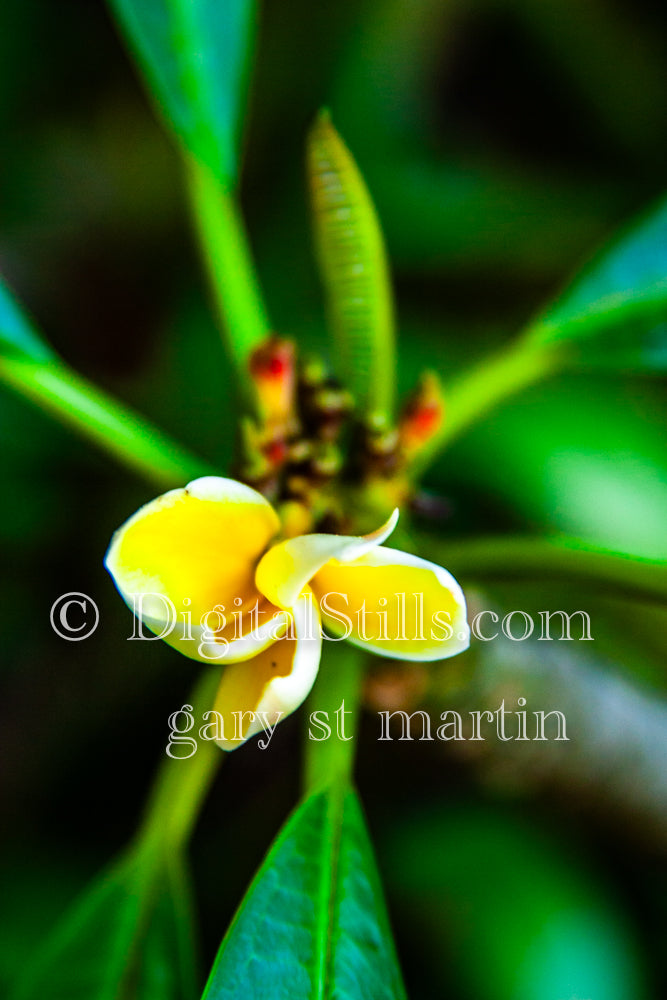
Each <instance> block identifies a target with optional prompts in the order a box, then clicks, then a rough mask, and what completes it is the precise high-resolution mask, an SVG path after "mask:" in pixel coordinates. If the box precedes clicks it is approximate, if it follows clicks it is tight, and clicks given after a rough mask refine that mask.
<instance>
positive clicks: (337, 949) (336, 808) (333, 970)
mask: <svg viewBox="0 0 667 1000" xmlns="http://www.w3.org/2000/svg"><path fill="white" fill-rule="evenodd" d="M248 997H262V1000H287V998H289V1000H306V998H307V1000H311V998H313V1000H315V998H317V1000H327V998H333V997H335V998H336V1000H368V998H370V997H372V998H373V1000H398V998H404V997H405V992H404V989H403V985H402V981H401V975H400V972H399V969H398V965H397V961H396V956H395V953H394V947H393V944H392V939H391V936H390V932H389V929H388V924H387V919H386V914H385V908H384V902H383V899H382V893H381V889H380V887H379V882H378V878H377V872H376V868H375V861H374V858H373V851H372V848H371V845H370V841H369V839H368V833H367V831H366V826H365V822H364V818H363V815H362V812H361V806H360V804H359V801H358V799H357V796H356V794H355V793H354V792H353V791H352V790H351V789H345V788H343V787H341V786H340V785H337V786H335V787H334V788H330V789H329V790H327V791H323V792H319V793H317V794H315V795H313V796H311V797H310V798H309V799H307V800H306V801H305V802H304V803H303V804H302V805H301V806H300V807H299V808H298V809H297V810H296V812H295V813H294V814H293V816H292V817H291V819H290V820H289V821H288V822H287V824H286V825H285V827H284V828H283V830H282V831H281V833H280V834H279V835H278V838H277V840H276V841H275V843H274V845H273V847H272V848H271V851H270V852H269V854H268V856H267V858H266V860H265V862H264V864H263V865H262V867H261V868H260V870H259V872H258V874H257V876H256V877H255V880H254V882H253V883H252V885H251V887H250V889H249V891H248V893H247V895H246V897H245V899H244V901H243V903H242V904H241V908H240V910H239V911H238V913H237V915H236V918H235V920H234V922H233V924H232V926H231V928H230V930H229V932H228V934H227V936H226V937H225V939H224V941H223V943H222V946H221V948H220V951H219V953H218V957H217V959H216V961H215V965H214V966H213V970H212V972H211V976H210V978H209V981H208V984H207V986H206V989H205V990H204V994H203V998H202V1000H242V998H243V1000H247V998H248Z"/></svg>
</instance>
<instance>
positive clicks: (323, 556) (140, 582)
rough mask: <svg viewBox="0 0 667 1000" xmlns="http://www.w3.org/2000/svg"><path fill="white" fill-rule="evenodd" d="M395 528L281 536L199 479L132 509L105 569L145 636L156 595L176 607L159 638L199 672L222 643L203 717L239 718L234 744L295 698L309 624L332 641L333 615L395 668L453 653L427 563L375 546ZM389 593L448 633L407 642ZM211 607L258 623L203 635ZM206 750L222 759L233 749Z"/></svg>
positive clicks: (450, 611)
mask: <svg viewBox="0 0 667 1000" xmlns="http://www.w3.org/2000/svg"><path fill="white" fill-rule="evenodd" d="M397 520H398V512H397V511H395V512H394V514H393V515H392V517H391V518H390V519H389V521H388V522H387V523H386V524H385V525H383V526H382V527H381V528H380V529H378V530H377V531H375V532H372V533H371V534H368V535H365V536H358V537H351V536H346V535H335V534H302V535H298V536H296V537H291V538H284V537H282V538H281V522H280V519H279V517H278V514H277V513H276V511H275V510H274V509H273V507H272V506H271V504H270V503H269V502H268V500H266V498H265V497H263V496H262V495H261V494H260V493H258V492H256V491H255V490H254V489H252V488H251V487H249V486H246V485H244V484H243V483H239V482H236V481H235V480H233V479H223V478H220V477H216V476H207V477H204V478H202V479H197V480H195V481H194V482H192V483H190V484H189V485H188V486H186V487H185V488H184V489H175V490H171V491H170V492H168V493H165V494H164V495H163V496H160V497H158V498H157V499H155V500H153V501H151V502H150V503H148V504H146V505H145V506H144V507H142V508H141V509H140V510H139V511H137V513H136V514H134V515H133V516H132V517H131V518H130V519H129V520H128V521H127V522H126V523H125V524H124V525H123V526H122V527H121V528H120V529H119V530H118V531H117V532H116V534H115V535H114V537H113V540H112V542H111V545H110V547H109V550H108V552H107V556H106V566H107V569H108V570H109V572H110V573H111V575H112V577H113V579H114V581H115V583H116V586H117V587H118V590H119V591H120V593H121V595H122V597H123V598H124V600H125V601H126V602H127V604H128V605H129V606H130V607H133V606H135V605H136V598H137V596H142V595H143V596H144V600H142V601H141V607H142V612H141V613H142V620H143V622H144V624H145V625H146V626H147V627H148V628H149V629H151V630H152V631H153V632H155V633H156V634H158V635H159V634H160V633H162V632H163V631H165V614H166V611H165V601H164V600H162V599H161V598H163V597H164V598H168V600H169V601H171V602H172V603H173V605H174V606H176V607H183V606H187V608H188V609H189V611H190V615H189V616H188V621H189V622H192V625H190V624H188V627H187V628H186V626H185V624H183V625H181V626H180V627H178V628H175V629H172V630H171V631H170V632H169V635H168V636H165V638H166V641H167V642H169V643H170V644H171V645H173V646H175V648H177V649H179V650H180V651H181V652H183V653H185V654H186V655H187V656H190V657H192V658H194V659H199V660H203V661H204V662H208V663H210V662H211V660H213V659H216V646H217V647H218V649H217V655H219V652H220V649H219V647H220V646H223V647H224V661H223V662H224V666H223V672H222V678H221V681H220V686H219V689H218V694H217V698H216V703H215V706H214V709H215V711H217V712H219V713H220V714H221V715H222V717H223V720H225V719H227V720H229V721H230V723H231V714H232V713H238V712H242V713H247V714H246V715H244V716H243V720H244V722H243V730H242V741H244V740H246V739H248V738H249V737H250V736H253V735H254V734H255V733H257V732H259V731H260V730H261V728H262V723H261V721H260V720H259V716H260V715H261V716H262V717H263V718H264V719H268V720H269V721H277V720H278V719H282V718H284V717H285V716H286V715H288V714H289V713H291V712H293V711H294V710H295V709H296V708H298V706H299V705H300V704H301V703H302V702H303V700H304V699H305V698H306V696H307V694H308V693H309V691H310V689H311V687H312V685H313V683H314V681H315V677H316V676H317V671H318V668H319V663H320V655H321V645H322V637H321V627H320V624H321V623H320V615H321V617H322V622H323V624H324V625H325V627H327V628H328V629H330V630H332V631H333V632H334V633H335V632H336V630H337V629H338V630H340V622H341V618H342V616H343V615H345V616H346V617H347V619H349V621H350V622H351V623H353V627H352V628H351V630H350V633H349V635H348V636H347V638H349V641H350V642H353V643H356V644H358V645H362V646H365V647H366V648H367V649H369V650H370V651H372V652H374V653H379V654H381V655H383V656H389V657H393V658H396V659H406V660H436V659H443V658H445V657H448V656H453V655H455V654H456V653H459V652H461V651H462V650H463V649H465V648H466V647H467V645H468V642H469V629H468V625H467V623H466V606H465V600H464V597H463V594H462V592H461V588H460V587H459V585H458V583H457V582H456V580H455V579H454V578H453V577H452V576H451V574H450V573H448V572H447V571H446V570H444V569H442V568H441V567H440V566H437V565H435V564H434V563H431V562H427V561H426V560H424V559H420V558H418V557H416V556H413V555H410V554H409V553H406V552H401V551H398V550H395V549H390V548H386V547H385V546H384V545H383V544H382V543H383V542H384V541H386V539H387V538H388V537H389V535H390V534H391V532H392V531H393V529H394V527H395V525H396V522H397ZM397 593H401V594H406V593H407V594H410V595H417V596H418V597H419V605H418V606H419V609H420V614H421V615H422V616H424V617H426V618H427V619H428V620H431V619H433V618H437V619H438V620H439V621H443V622H446V623H447V624H448V627H447V628H442V629H440V630H438V631H437V632H436V634H435V637H434V633H433V632H432V631H429V632H428V634H421V631H420V629H419V625H418V623H417V622H416V621H415V620H414V618H415V615H416V611H415V608H414V607H413V603H412V602H407V603H405V602H403V603H402V604H401V605H400V610H397V605H396V602H395V601H392V598H393V596H394V595H395V594H397ZM336 602H338V603H336ZM220 606H226V607H234V608H235V609H238V610H239V611H240V612H242V611H243V609H247V610H249V609H251V608H253V607H256V608H260V609H261V612H262V619H263V621H262V624H261V625H259V624H258V625H257V626H256V627H250V628H249V629H248V630H247V631H245V632H242V633H241V634H240V635H239V634H238V620H243V619H242V618H241V616H240V615H239V616H237V618H236V620H235V621H234V622H233V623H232V622H226V623H225V624H224V625H222V627H220V628H219V629H218V630H217V631H214V632H210V631H209V630H207V629H206V626H205V622H206V621H207V618H208V616H209V614H210V612H211V611H213V610H214V609H215V608H216V607H220ZM321 609H325V610H324V611H322V610H321ZM362 610H363V612H364V616H366V615H368V614H369V613H375V612H377V614H378V615H380V614H381V615H383V616H384V617H383V618H382V619H381V620H382V621H383V624H384V627H383V628H382V629H379V630H377V631H378V633H379V634H377V635H373V636H372V637H370V638H369V637H368V636H367V634H366V633H365V632H364V629H363V628H361V627H360V626H359V622H360V620H361V616H360V614H359V613H360V612H361V611H362ZM397 615H400V617H401V620H400V621H398V620H395V619H396V616H397ZM392 619H394V620H392ZM197 623H199V624H197ZM225 728H226V729H227V730H231V728H232V727H231V725H229V726H227V727H225ZM220 742H221V746H223V748H224V749H228V750H230V749H234V747H236V746H238V745H239V742H238V741H235V742H232V741H228V740H221V741H220Z"/></svg>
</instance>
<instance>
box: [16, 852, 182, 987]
mask: <svg viewBox="0 0 667 1000" xmlns="http://www.w3.org/2000/svg"><path fill="white" fill-rule="evenodd" d="M194 996H196V962H195V955H194V935H193V925H192V912H191V900H190V888H189V884H188V880H187V877H186V875H185V872H184V869H183V863H182V860H181V858H180V856H179V855H178V854H177V855H172V857H171V858H170V859H169V861H167V860H165V861H164V862H163V863H162V864H159V865H157V866H155V867H153V866H151V865H150V864H146V862H142V860H141V858H140V856H138V855H137V854H135V853H131V854H128V855H126V856H125V857H124V858H122V859H121V860H120V861H119V862H118V863H117V864H116V865H115V866H114V867H112V868H111V869H110V870H109V871H108V872H105V873H104V874H103V875H101V876H100V877H99V878H97V879H96V880H95V881H94V882H93V884H92V885H91V887H90V889H89V890H88V891H87V892H86V893H85V894H84V895H83V897H82V898H81V899H80V900H79V902H78V903H77V904H76V905H75V907H74V909H73V910H72V911H71V913H70V914H68V915H67V916H66V917H65V919H64V920H63V922H62V923H61V924H60V925H59V926H57V927H56V929H55V931H54V933H53V936H52V937H51V939H50V940H48V941H47V943H46V945H45V946H44V948H43V950H42V951H41V952H38V953H37V955H36V956H35V960H34V963H31V967H30V968H29V969H28V970H26V974H25V976H24V977H23V979H22V980H21V981H20V982H19V984H18V986H17V987H16V989H15V991H14V993H13V995H12V1000H43V998H45V997H48V998H49V1000H191V998H193V997H194Z"/></svg>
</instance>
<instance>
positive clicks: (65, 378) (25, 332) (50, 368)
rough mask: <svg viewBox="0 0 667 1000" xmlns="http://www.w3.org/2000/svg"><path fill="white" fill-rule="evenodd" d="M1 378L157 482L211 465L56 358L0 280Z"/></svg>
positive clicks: (177, 479)
mask: <svg viewBox="0 0 667 1000" xmlns="http://www.w3.org/2000/svg"><path fill="white" fill-rule="evenodd" d="M0 382H4V383H5V385H8V386H9V387H10V388H12V389H14V390H15V391H16V392H18V393H19V394H20V395H22V396H23V397H24V398H25V399H29V400H30V401H31V402H33V403H35V404H36V405H37V406H39V407H40V408H41V409H43V410H45V411H46V412H47V413H49V414H51V415H52V416H54V417H56V418H57V419H58V420H60V421H61V422H62V423H64V424H66V425H67V426H69V427H72V428H73V429H74V430H75V431H77V432H78V433H80V434H82V435H83V436H84V437H86V438H88V439H89V440H92V441H94V442H95V443H96V444H97V445H99V446H100V447H101V448H103V449H104V450H105V451H107V452H108V453H110V454H111V455H113V456H114V458H117V459H118V460H119V461H121V462H122V463H123V464H125V465H127V466H129V467H130V468H131V469H133V470H134V471H136V472H139V473H140V474H141V475H143V476H145V477H146V478H147V479H148V480H149V481H150V482H153V483H155V484H157V485H158V486H165V487H166V486H180V485H183V483H185V482H187V481H188V479H194V478H196V477H197V476H200V475H203V474H205V473H206V472H208V471H210V470H209V469H208V467H207V466H206V464H205V463H204V462H202V461H201V460H200V459H198V458H196V457H195V456H193V455H190V454H189V453H188V452H187V451H185V449H184V448H181V446H180V445H178V444H176V443H175V442H174V441H171V440H170V439H169V438H168V437H167V436H166V435H165V434H162V432H161V431H159V430H158V429H157V428H156V427H153V426H152V425H151V424H150V423H148V421H146V420H145V419H144V418H143V417H140V416H139V414H137V413H134V412H133V411H132V410H130V409H129V408H128V407H126V406H124V405H123V404H122V403H119V402H118V401H117V400H115V399H113V397H111V396H110V395H109V394H108V393H105V392H103V391H102V390H101V389H98V388H97V387H96V386H94V385H92V384H91V383H90V382H88V381H87V380H86V379H84V378H82V377H81V376H80V375H77V374H76V372H74V371H72V369H71V368H69V367H68V366H67V365H66V364H64V362H62V361H61V360H60V358H58V356H57V355H56V354H55V352H54V351H52V350H51V348H50V347H49V346H48V345H47V343H46V341H45V340H44V339H43V338H42V337H41V335H40V334H39V333H38V332H37V330H36V329H35V327H34V326H33V324H32V323H31V321H30V320H29V319H28V318H27V317H26V315H25V313H24V312H23V310H22V309H21V307H20V306H19V304H18V302H17V301H16V299H15V298H14V297H13V295H12V294H11V292H9V290H8V289H7V287H6V286H5V285H4V284H3V283H2V281H1V280H0Z"/></svg>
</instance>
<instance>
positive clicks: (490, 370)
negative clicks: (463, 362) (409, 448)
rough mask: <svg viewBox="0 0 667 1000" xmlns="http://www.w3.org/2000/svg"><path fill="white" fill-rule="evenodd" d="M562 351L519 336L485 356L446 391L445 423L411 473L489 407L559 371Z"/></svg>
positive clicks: (482, 414)
mask: <svg viewBox="0 0 667 1000" xmlns="http://www.w3.org/2000/svg"><path fill="white" fill-rule="evenodd" d="M562 361H563V355H562V352H561V351H560V350H559V349H558V348H557V347H556V346H554V345H542V344H535V343H532V342H530V341H529V340H528V339H526V337H521V338H519V339H518V340H516V341H514V342H513V343H511V344H510V345H509V346H508V347H505V348H503V350H502V351H500V352H498V353H497V354H494V355H491V356H490V357H488V358H485V359H484V360H483V361H482V362H481V363H480V364H479V365H478V366H477V367H475V368H473V369H472V370H471V371H469V372H467V373H466V374H464V375H463V376H462V377H461V378H459V379H458V381H456V382H454V383H453V384H452V385H451V386H450V387H448V388H446V390H445V422H444V425H443V427H442V429H441V431H440V432H439V434H437V435H436V436H435V437H434V438H433V439H432V441H430V442H429V444H428V445H427V446H426V447H425V448H424V450H423V451H422V452H421V453H420V454H419V455H418V456H417V458H416V459H415V461H414V463H413V465H412V467H411V468H412V472H413V475H414V476H415V477H418V476H419V475H420V474H421V473H422V472H423V471H424V469H425V468H426V467H427V466H428V465H430V464H431V462H432V461H433V460H434V459H435V458H436V457H437V455H438V454H439V453H440V452H441V451H442V450H443V449H444V448H445V447H446V446H447V445H448V444H450V442H451V441H452V440H453V439H454V438H456V437H458V435H459V434H461V433H462V432H463V431H465V430H467V429H468V427H470V426H471V425H472V424H474V423H475V422H476V421H477V420H479V419H480V418H481V417H483V416H485V415H486V414H487V413H488V412H489V410H491V409H492V408H493V407H494V406H497V404H498V403H501V402H503V400H505V399H508V398H509V397H510V396H513V395H514V393H516V392H519V391H520V390H521V389H525V388H526V387H527V386H529V385H532V384H533V383H534V382H538V381H539V380H540V379H542V378H545V377H546V376H547V375H551V374H553V373H554V372H556V371H558V369H559V368H560V367H561V364H562Z"/></svg>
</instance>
